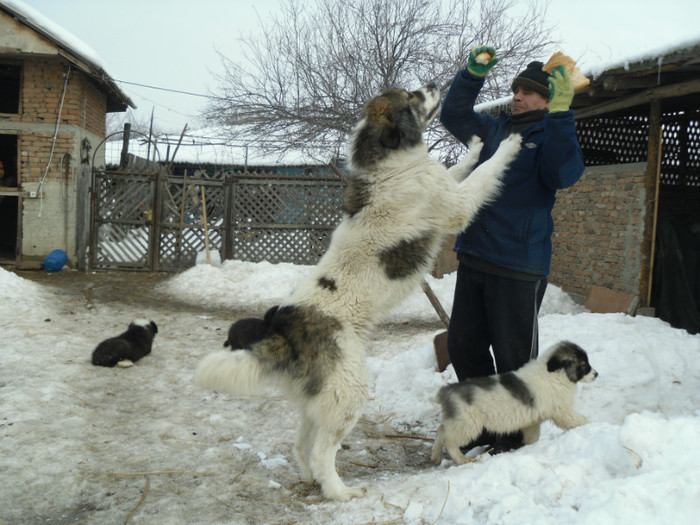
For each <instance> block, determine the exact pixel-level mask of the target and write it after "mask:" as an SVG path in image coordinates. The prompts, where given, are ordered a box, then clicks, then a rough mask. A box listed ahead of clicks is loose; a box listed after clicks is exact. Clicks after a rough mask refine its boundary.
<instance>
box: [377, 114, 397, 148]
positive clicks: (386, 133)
mask: <svg viewBox="0 0 700 525" xmlns="http://www.w3.org/2000/svg"><path fill="white" fill-rule="evenodd" d="M379 142H380V143H381V144H382V146H384V147H386V148H389V149H398V147H399V144H401V130H399V127H398V126H397V125H396V123H394V122H392V121H391V120H390V119H387V122H386V124H384V125H383V126H382V130H381V133H380V135H379Z"/></svg>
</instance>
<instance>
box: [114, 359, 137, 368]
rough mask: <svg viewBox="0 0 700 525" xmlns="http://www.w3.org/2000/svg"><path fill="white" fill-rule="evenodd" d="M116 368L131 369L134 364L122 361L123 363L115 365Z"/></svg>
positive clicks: (125, 360) (126, 360) (128, 360)
mask: <svg viewBox="0 0 700 525" xmlns="http://www.w3.org/2000/svg"><path fill="white" fill-rule="evenodd" d="M117 366H118V367H119V368H131V367H132V366H134V362H133V361H131V360H130V359H124V360H123V361H119V362H118V363H117Z"/></svg>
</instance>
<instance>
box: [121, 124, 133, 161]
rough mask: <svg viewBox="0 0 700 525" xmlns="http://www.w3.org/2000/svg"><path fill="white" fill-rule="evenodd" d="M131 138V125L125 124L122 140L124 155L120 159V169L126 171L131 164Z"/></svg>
mask: <svg viewBox="0 0 700 525" xmlns="http://www.w3.org/2000/svg"><path fill="white" fill-rule="evenodd" d="M130 138H131V124H130V123H129V122H126V123H125V124H124V137H123V138H122V154H121V157H120V159H119V169H124V168H126V167H127V165H128V164H129V139H130Z"/></svg>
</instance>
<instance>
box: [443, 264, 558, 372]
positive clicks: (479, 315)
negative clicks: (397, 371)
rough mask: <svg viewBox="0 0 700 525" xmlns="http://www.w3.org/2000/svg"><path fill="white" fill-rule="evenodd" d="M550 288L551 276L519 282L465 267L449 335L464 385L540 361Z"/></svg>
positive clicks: (460, 274)
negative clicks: (540, 323)
mask: <svg viewBox="0 0 700 525" xmlns="http://www.w3.org/2000/svg"><path fill="white" fill-rule="evenodd" d="M546 287H547V278H546V277H542V278H540V279H538V280H520V279H513V278H508V277H502V276H499V275H493V274H491V273H485V272H482V271H480V270H475V269H473V268H470V267H468V266H466V265H465V264H462V263H460V265H459V268H458V270H457V284H456V286H455V296H454V303H453V306H452V316H451V318H450V328H449V330H448V334H447V349H448V352H449V355H450V360H451V361H452V366H453V367H454V369H455V372H456V374H457V378H458V379H459V380H460V381H463V380H464V379H466V378H468V377H481V376H487V375H491V374H494V373H496V372H498V373H503V372H510V371H512V370H516V369H518V368H520V367H521V366H522V365H524V364H525V363H526V362H528V361H529V360H530V359H531V358H535V357H537V351H538V333H537V313H538V312H539V309H540V305H541V304H542V298H543V297H544V291H545V289H546ZM489 347H491V348H492V349H493V354H494V358H495V365H496V366H495V368H494V358H492V357H491V353H490V352H489Z"/></svg>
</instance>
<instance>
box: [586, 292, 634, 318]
mask: <svg viewBox="0 0 700 525" xmlns="http://www.w3.org/2000/svg"><path fill="white" fill-rule="evenodd" d="M583 306H585V307H586V308H587V309H588V310H590V311H591V312H593V313H597V314H611V313H620V312H621V313H625V314H628V315H635V314H636V313H637V308H638V307H639V299H638V298H637V297H636V296H635V295H632V294H628V293H623V292H617V291H615V290H611V289H609V288H603V287H602V286H592V287H591V289H590V290H589V291H588V295H587V296H586V299H585V300H584V302H583Z"/></svg>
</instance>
